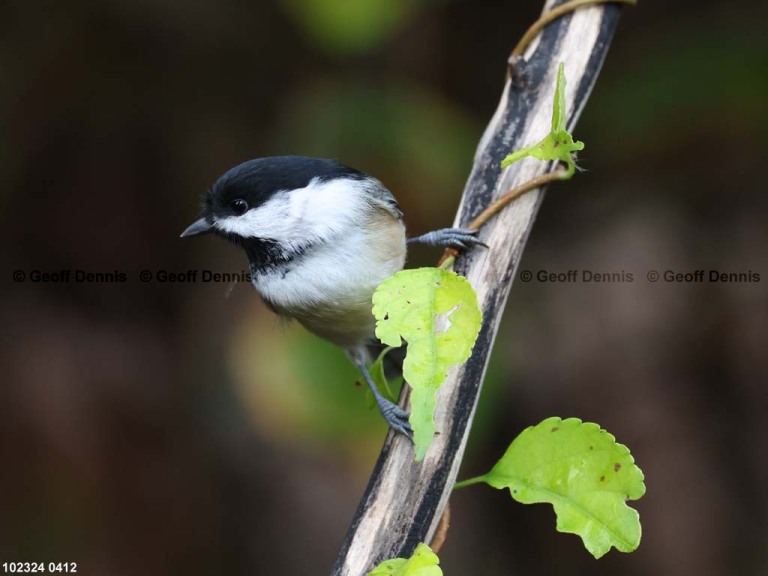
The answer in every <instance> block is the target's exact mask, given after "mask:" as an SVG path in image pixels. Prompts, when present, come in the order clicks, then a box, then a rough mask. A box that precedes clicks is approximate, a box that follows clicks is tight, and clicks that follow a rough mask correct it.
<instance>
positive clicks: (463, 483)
mask: <svg viewBox="0 0 768 576" xmlns="http://www.w3.org/2000/svg"><path fill="white" fill-rule="evenodd" d="M481 482H485V474H483V475H482V476H476V477H474V478H470V479H468V480H462V481H461V482H456V484H454V485H453V489H454V490H458V489H459V488H464V487H465V486H472V484H480V483H481Z"/></svg>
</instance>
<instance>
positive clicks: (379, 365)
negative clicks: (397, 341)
mask: <svg viewBox="0 0 768 576" xmlns="http://www.w3.org/2000/svg"><path fill="white" fill-rule="evenodd" d="M390 350H392V346H387V347H386V348H384V350H382V351H381V353H380V354H379V357H378V358H376V361H375V362H374V363H373V365H372V366H371V368H370V374H371V378H373V383H374V384H376V388H377V389H378V390H379V392H381V395H382V396H384V397H385V398H387V399H388V400H390V401H392V402H397V397H398V396H399V394H400V389H401V388H402V386H403V376H402V374H401V375H399V376H397V377H395V378H394V379H393V380H392V382H390V381H389V380H387V376H386V373H385V372H384V358H386V356H387V354H388V353H389V351H390ZM366 401H367V403H368V408H374V407H375V406H376V398H375V397H374V396H373V392H371V391H370V389H369V390H367V395H366Z"/></svg>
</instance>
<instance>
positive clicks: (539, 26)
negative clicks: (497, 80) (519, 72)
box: [509, 0, 637, 59]
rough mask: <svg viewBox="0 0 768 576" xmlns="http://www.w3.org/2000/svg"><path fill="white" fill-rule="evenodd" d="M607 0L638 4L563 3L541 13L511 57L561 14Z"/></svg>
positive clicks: (594, 0) (631, 0)
mask: <svg viewBox="0 0 768 576" xmlns="http://www.w3.org/2000/svg"><path fill="white" fill-rule="evenodd" d="M606 2H616V3H618V4H637V0H571V1H570V2H566V3H565V4H561V5H560V6H558V7H557V8H554V9H553V10H550V11H549V12H546V13H544V14H542V15H541V18H539V19H538V20H536V22H534V23H533V24H531V27H530V28H528V30H526V31H525V34H523V37H522V38H520V41H519V42H518V43H517V46H515V49H514V50H512V54H510V55H509V57H510V59H512V58H516V57H519V56H522V55H523V52H525V50H526V49H527V48H528V46H530V44H531V42H533V39H534V38H536V36H537V35H538V34H539V32H541V31H542V30H543V29H544V28H546V26H547V25H548V24H549V23H550V22H552V21H553V20H557V19H558V18H560V16H563V15H565V14H568V13H569V12H573V11H574V10H576V9H577V8H582V7H584V6H592V5H595V4H605V3H606Z"/></svg>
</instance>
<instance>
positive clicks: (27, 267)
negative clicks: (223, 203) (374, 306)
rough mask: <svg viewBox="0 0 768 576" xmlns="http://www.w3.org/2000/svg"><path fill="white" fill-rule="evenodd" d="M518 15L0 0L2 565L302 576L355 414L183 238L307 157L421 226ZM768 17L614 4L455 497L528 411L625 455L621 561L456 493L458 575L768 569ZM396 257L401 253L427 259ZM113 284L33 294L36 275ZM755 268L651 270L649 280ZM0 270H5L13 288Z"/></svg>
mask: <svg viewBox="0 0 768 576" xmlns="http://www.w3.org/2000/svg"><path fill="white" fill-rule="evenodd" d="M538 10H540V3H539V2H502V1H499V0H475V1H473V2H469V1H466V0H464V1H460V0H419V1H412V0H367V1H365V2H363V1H359V2H347V1H344V0H333V1H330V0H329V1H326V2H322V1H319V0H279V1H275V2H266V1H255V0H254V1H250V2H247V1H245V0H240V1H235V0H232V1H229V2H212V1H206V0H190V1H186V2H182V1H172V0H132V1H130V2H128V1H125V0H99V1H96V0H92V1H87V0H76V1H75V0H73V1H70V2H54V1H48V2H38V1H34V0H33V1H30V0H10V1H8V0H7V1H6V2H3V3H1V4H0V69H2V76H1V77H2V80H1V84H0V85H1V86H2V89H1V90H0V134H2V138H1V139H0V175H1V176H2V192H0V203H2V216H1V219H2V221H1V222H0V231H1V232H0V233H1V234H2V246H3V249H2V256H0V264H2V277H3V278H2V291H3V292H2V295H0V296H1V297H0V314H1V315H2V344H1V347H0V361H1V362H2V367H3V377H2V385H0V560H1V561H3V562H5V561H24V560H26V561H30V560H32V561H46V562H48V561H62V562H63V561H76V562H78V566H79V570H78V572H79V573H81V574H99V575H101V574H109V575H113V574H114V575H120V574H125V575H133V574H143V575H146V576H152V575H167V574H224V573H226V574H262V573H269V574H307V573H312V574H327V573H328V572H329V571H330V568H331V565H332V563H333V560H334V558H335V556H336V553H337V551H338V549H339V546H340V544H341V541H342V539H343V535H344V533H345V530H346V528H347V526H348V524H349V522H350V520H351V518H352V515H353V512H354V510H355V507H356V505H357V502H358V500H359V498H360V496H361V494H362V492H363V489H364V486H365V484H366V481H367V478H368V475H369V474H370V472H371V469H372V466H373V463H374V461H375V459H376V457H377V455H378V449H379V447H380V445H381V442H382V439H383V436H384V432H385V430H384V426H383V423H382V421H381V419H380V417H379V416H378V415H377V414H376V413H375V411H369V410H367V409H366V407H365V400H364V394H363V393H362V391H361V390H360V389H359V388H358V387H356V386H355V385H354V382H355V380H356V375H355V372H354V370H353V369H352V368H351V367H349V366H348V365H347V364H346V360H345V359H344V358H343V356H342V355H341V353H340V352H338V351H336V350H335V349H334V348H333V347H332V346H330V345H326V344H325V343H323V342H320V341H318V340H316V339H314V338H313V337H311V336H308V335H306V334H305V333H303V332H302V331H301V330H300V329H297V328H296V327H282V326H280V325H279V324H278V322H277V321H276V320H275V319H274V317H273V316H272V315H271V314H270V313H269V312H268V311H266V309H265V308H264V306H263V305H262V304H261V302H260V301H259V299H258V297H257V296H256V294H255V293H254V292H253V290H252V289H251V288H250V286H248V285H247V284H243V283H240V284H238V285H236V286H234V288H233V289H232V287H231V286H229V285H228V284H226V283H202V282H199V281H198V282H196V283H190V282H186V283H185V282H175V283H162V282H159V281H157V280H155V281H152V282H149V283H142V282H140V281H139V279H138V274H139V272H140V271H141V270H144V269H147V270H150V271H152V272H153V273H157V272H158V271H160V270H167V271H176V272H181V271H185V270H188V269H212V270H219V271H238V270H241V269H242V268H244V266H245V260H244V257H243V256H242V255H241V254H240V253H238V252H237V251H236V250H234V249H233V248H232V247H230V246H228V245H226V244H225V243H223V242H221V241H217V240H214V239H210V238H205V239H195V240H184V241H182V240H180V239H179V238H178V234H179V233H180V232H181V230H183V229H184V227H185V226H186V225H187V224H189V223H190V222H191V221H192V220H193V219H195V218H196V217H197V207H198V203H199V199H200V196H201V194H202V193H203V192H204V191H205V190H206V188H207V187H208V186H210V184H211V183H212V182H213V181H214V180H215V179H216V177H217V176H218V175H219V174H221V173H222V172H224V171H225V170H226V169H228V168H229V167H231V166H233V165H235V164H237V163H239V162H241V161H243V160H245V159H248V158H252V157H256V156H260V155H275V154H285V153H294V154H309V155H320V156H328V157H335V158H338V159H341V160H343V161H344V162H346V163H348V164H350V165H352V166H355V167H357V168H360V169H362V170H365V171H367V172H370V173H372V174H375V175H376V176H377V177H379V178H380V179H381V180H383V181H384V182H385V183H387V185H388V186H389V187H390V188H391V189H392V190H393V191H394V192H395V194H396V195H397V196H398V198H399V200H400V203H401V206H402V207H403V209H404V211H405V213H406V218H407V222H408V224H409V228H410V229H411V231H412V233H421V232H424V231H427V230H429V229H434V228H437V227H441V226H446V225H449V224H450V222H451V221H452V216H453V212H454V210H455V207H456V204H457V201H458V198H459V196H460V192H461V189H462V187H463V182H464V180H465V178H466V176H467V174H468V172H469V169H470V166H471V159H472V154H473V151H474V147H475V145H476V143H477V141H478V139H479V137H480V134H481V133H482V129H483V127H484V126H485V124H486V123H487V121H488V120H489V118H490V116H491V114H492V113H493V111H494V109H495V106H496V103H497V101H498V98H499V95H500V92H501V88H502V82H503V76H504V71H505V61H506V56H507V54H508V53H509V51H510V49H511V48H512V46H513V45H514V44H515V42H516V41H517V39H518V38H519V37H520V35H521V34H522V32H523V31H524V30H525V28H526V27H527V25H528V24H529V23H531V22H532V21H533V20H534V19H535V17H536V14H537V12H538ZM766 16H768V13H767V11H766V9H765V4H764V3H757V2H753V3H749V2H744V3H733V2H730V3H729V2H725V1H719V2H718V1H707V0H699V1H696V2H694V1H678V2H674V3H671V2H650V1H642V0H641V2H640V5H639V6H637V7H634V8H630V9H625V10H624V14H623V16H622V19H621V23H620V26H619V29H618V32H617V35H616V38H615V42H614V45H613V48H612V50H611V52H610V54H609V56H608V59H607V61H606V64H605V68H604V70H603V74H602V76H601V77H600V79H599V80H598V83H597V86H596V88H595V90H594V93H593V96H592V99H591V100H590V102H589V104H588V106H587V108H586V110H585V112H584V114H583V115H582V118H581V122H580V124H579V126H578V128H577V130H576V131H575V136H576V137H577V138H578V139H580V140H582V141H584V142H585V143H586V149H585V150H584V151H583V153H581V155H580V163H581V165H582V166H583V167H584V168H585V169H586V172H584V173H581V174H579V175H577V176H576V177H575V178H574V180H572V181H571V182H570V183H568V184H564V185H558V186H557V187H553V188H552V189H551V190H550V192H549V195H548V197H547V199H546V201H545V202H544V205H543V208H542V211H541V213H540V215H539V218H538V222H537V225H536V226H535V228H534V231H533V234H532V237H531V241H530V244H529V247H528V249H527V251H526V253H525V256H524V259H523V262H522V264H521V269H527V270H531V271H533V272H537V271H539V270H546V271H550V272H563V271H568V270H571V269H576V270H591V271H604V272H621V271H624V272H628V273H632V274H633V277H634V281H633V282H631V283H619V284H594V283H584V282H577V283H541V282H537V281H533V282H530V283H527V284H525V283H522V282H517V283H516V284H515V286H514V288H513V290H512V294H511V297H510V301H509V306H508V309H507V314H506V320H505V322H504V323H503V327H502V330H501V333H500V335H499V339H498V343H497V347H496V350H495V352H494V355H493V358H492V366H491V369H490V374H489V377H488V379H487V381H486V386H485V392H484V396H483V397H482V399H481V403H480V408H479V413H478V418H477V422H476V426H475V428H474V430H473V433H472V436H471V438H470V443H469V446H468V451H467V457H466V460H465V462H464V466H463V469H462V472H461V474H460V477H463V478H466V477H468V476H470V475H476V474H479V473H482V472H484V471H485V470H487V469H488V468H489V467H490V466H491V465H492V464H493V463H494V462H495V461H496V459H497V458H498V457H499V456H500V455H501V454H502V452H503V450H504V448H505V447H506V445H507V443H508V442H509V441H510V440H511V439H512V438H513V437H514V436H515V435H516V434H517V433H519V432H520V431H521V430H522V429H523V428H524V427H525V426H528V425H531V424H535V423H537V422H539V421H540V420H542V419H543V418H545V417H547V416H551V415H560V416H564V417H565V416H578V417H580V418H582V419H584V420H588V421H594V422H598V423H600V424H601V425H602V426H604V427H605V428H607V429H608V430H609V431H611V432H612V433H614V434H615V435H616V437H617V438H618V440H619V441H620V442H623V443H625V444H627V445H628V446H629V447H630V448H631V449H632V451H633V454H634V455H635V458H636V460H637V462H638V463H639V465H640V466H641V467H642V469H643V470H644V472H645V475H646V481H647V486H648V492H647V495H646V496H645V497H644V498H643V499H642V500H641V501H639V502H638V503H636V506H637V508H638V510H639V511H640V514H641V519H642V522H643V531H644V536H643V542H642V544H641V546H640V548H639V550H638V551H637V552H636V553H634V554H630V555H625V554H620V553H618V552H615V551H612V552H611V553H610V554H608V556H606V557H605V558H604V559H602V560H600V561H595V560H594V559H592V558H591V556H589V554H588V553H587V552H586V551H585V550H584V549H583V547H582V546H581V543H580V541H579V539H578V538H577V537H575V536H572V535H563V534H558V533H557V532H555V530H554V515H553V513H552V510H551V507H549V506H521V505H519V504H516V503H514V502H512V501H511V499H510V498H509V495H508V494H507V493H505V492H497V491H494V490H491V489H488V488H483V487H477V488H471V489H466V490H462V491H461V493H457V494H456V496H455V497H454V498H453V500H452V501H453V525H452V527H451V531H450V534H449V537H448V541H447V543H446V546H445V548H444V549H443V552H442V553H441V558H442V563H443V566H444V570H445V573H446V574H447V575H449V576H450V575H457V574H488V575H496V574H499V575H501V574H560V573H566V572H567V573H569V574H590V575H602V574H605V575H607V574H616V573H623V574H628V575H635V574H654V575H657V576H664V575H670V576H672V575H675V576H680V575H689V574H690V575H693V574H696V575H701V576H707V575H716V574H717V575H720V574H759V573H766V571H768V526H767V525H766V524H767V523H768V496H766V494H767V492H766V490H765V485H766V481H768V464H767V460H768V458H767V457H766V456H767V454H766V449H765V441H766V433H765V424H764V422H763V415H764V413H765V410H766V408H768V401H767V400H768V396H767V394H766V392H765V385H766V380H767V377H768V359H767V358H768V356H766V354H765V352H766V349H767V348H768V347H767V346H766V345H767V344H768V323H767V322H766V321H767V320H768V290H766V286H767V285H768V266H767V265H766V263H767V262H768V259H767V258H766V256H767V251H768V200H767V199H766V194H765V192H766V190H765V184H764V182H765V169H764V166H765V157H766V153H765V150H766V136H767V135H768V131H766V121H765V105H766V102H767V101H768V72H767V71H768V42H767V41H766V38H765V22H766V21H767V19H766ZM435 258H436V254H435V253H434V251H429V250H423V251H422V250H417V251H416V252H415V254H414V255H413V258H412V263H414V264H417V263H421V264H424V263H430V262H433V261H434V260H435ZM59 269H83V270H88V271H91V272H112V271H121V272H124V273H125V274H126V275H127V281H126V282H124V283H100V284H94V283H76V282H69V283H40V282H37V283H36V282H31V281H30V280H29V275H30V274H31V273H32V271H33V270H43V271H51V272H52V271H57V270H59ZM698 269H704V270H707V271H708V270H711V269H715V270H720V271H723V272H747V271H750V270H751V271H752V272H757V273H759V274H760V282H753V283H709V282H704V283H668V282H665V281H663V280H662V281H659V282H657V283H650V282H648V281H647V280H646V273H647V272H648V271H649V270H658V271H660V272H662V273H663V272H664V271H665V270H673V271H677V272H689V271H693V270H698ZM14 270H22V271H23V272H25V274H27V280H26V281H24V282H21V283H16V282H14V281H13V278H12V273H13V271H14Z"/></svg>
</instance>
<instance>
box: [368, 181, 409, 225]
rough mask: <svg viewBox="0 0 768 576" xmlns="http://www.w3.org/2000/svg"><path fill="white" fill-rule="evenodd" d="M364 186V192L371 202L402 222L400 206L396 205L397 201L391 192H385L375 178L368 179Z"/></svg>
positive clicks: (384, 188)
mask: <svg viewBox="0 0 768 576" xmlns="http://www.w3.org/2000/svg"><path fill="white" fill-rule="evenodd" d="M366 184H367V186H366V191H367V192H368V196H369V198H370V199H371V202H373V203H374V204H376V205H377V206H380V207H381V208H384V209H385V210H386V211H387V212H389V213H390V214H392V216H394V217H395V218H397V219H398V220H402V218H403V212H402V210H400V206H398V205H397V200H395V197H394V195H393V194H392V192H390V191H389V190H387V188H386V187H385V186H384V184H382V183H381V182H379V181H378V180H376V179H375V178H370V179H369V180H368V181H367V183H366Z"/></svg>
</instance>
